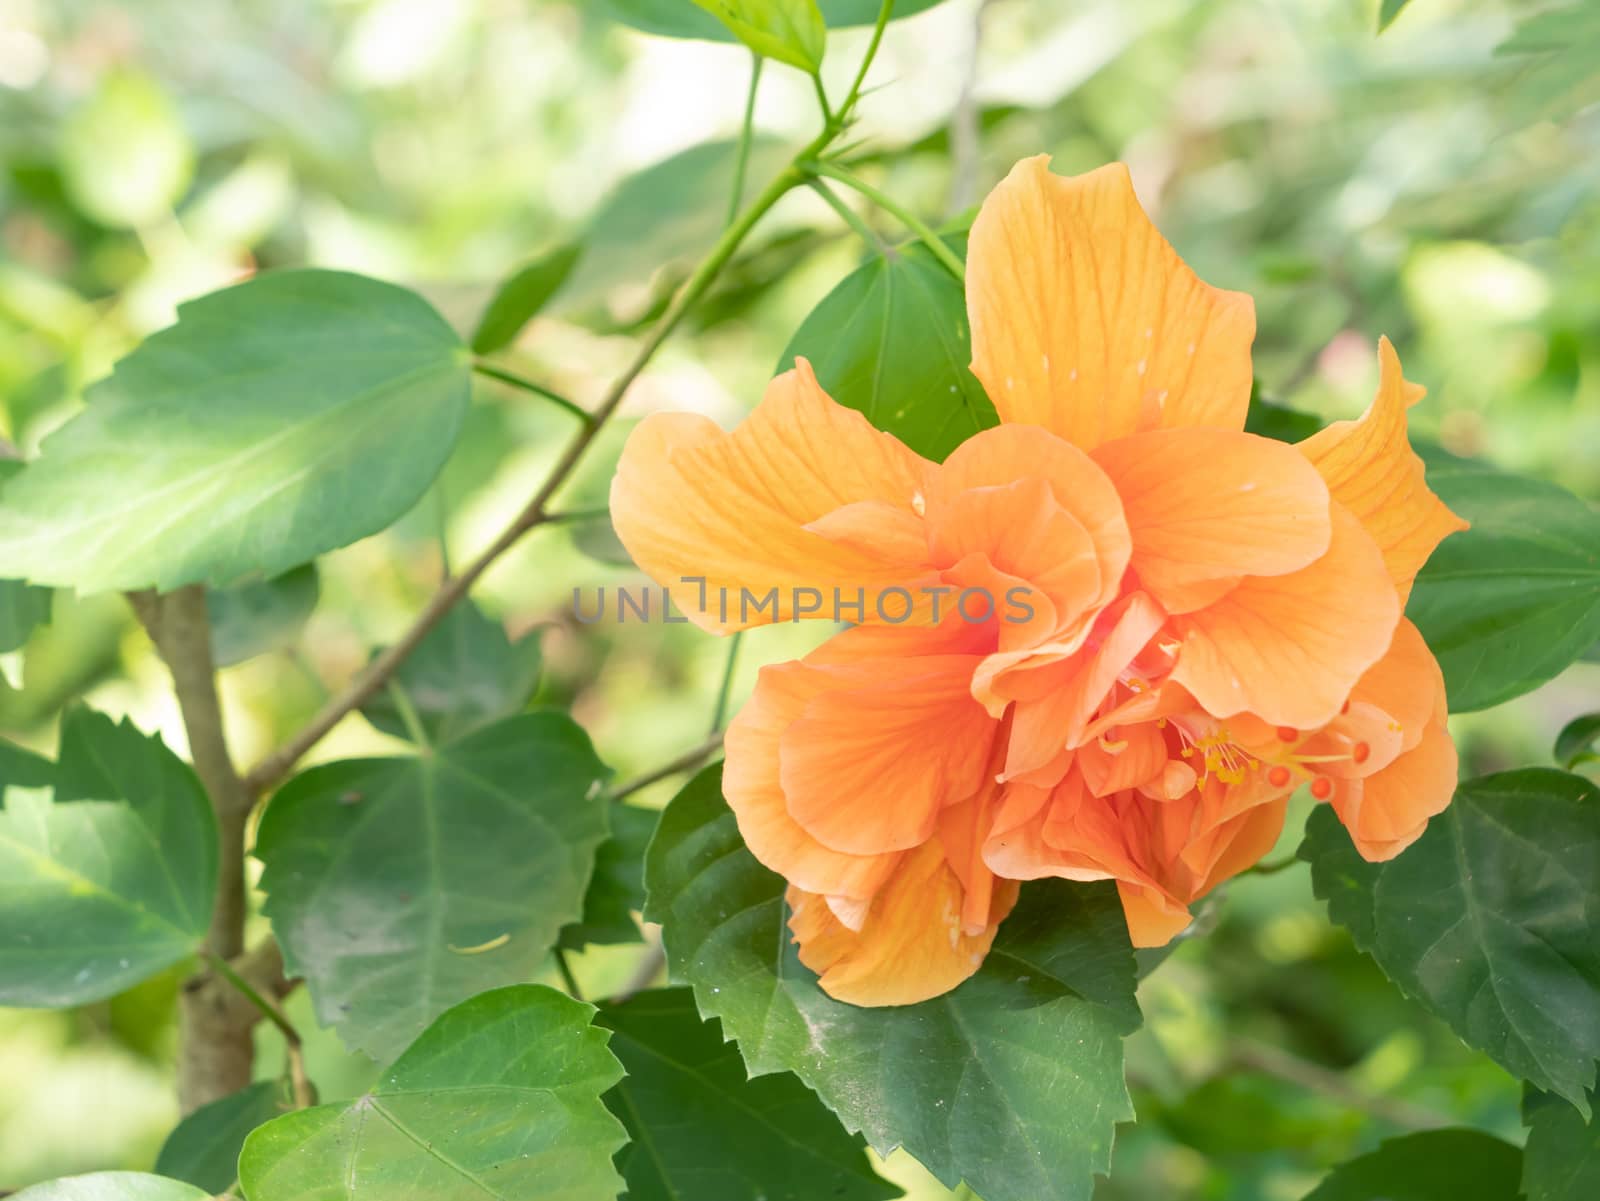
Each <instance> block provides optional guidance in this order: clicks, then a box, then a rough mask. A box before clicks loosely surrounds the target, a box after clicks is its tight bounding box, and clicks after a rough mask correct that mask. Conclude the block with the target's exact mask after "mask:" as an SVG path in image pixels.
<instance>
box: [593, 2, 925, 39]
mask: <svg viewBox="0 0 1600 1201" xmlns="http://www.w3.org/2000/svg"><path fill="white" fill-rule="evenodd" d="M943 2H944V0H895V6H894V16H895V19H896V20H898V19H899V18H901V17H909V16H911V15H913V14H914V13H919V12H922V11H923V10H924V9H929V8H932V7H933V6H934V5H936V4H941V3H943ZM601 7H602V8H603V9H605V10H606V11H607V12H609V14H610V15H611V17H612V18H613V19H614V20H617V21H620V22H621V23H622V24H624V25H631V26H633V27H634V28H635V29H642V30H644V31H645V32H646V33H655V34H660V35H661V36H663V37H671V38H702V39H704V40H706V41H713V42H731V41H733V40H734V36H733V34H732V33H731V32H729V30H728V27H727V26H725V25H723V24H721V23H720V22H718V21H717V20H716V19H715V18H713V17H712V16H710V14H709V13H706V12H704V11H702V10H700V9H697V8H695V7H693V6H692V5H690V4H687V3H685V2H684V0H601ZM818 7H819V8H821V10H822V16H823V19H824V20H825V21H826V22H827V26H828V28H829V29H844V28H846V27H847V26H851V25H871V24H872V23H873V22H874V21H876V20H877V19H878V13H879V10H881V9H882V7H883V5H882V4H881V3H880V0H818Z"/></svg>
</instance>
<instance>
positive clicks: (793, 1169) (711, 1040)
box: [595, 988, 901, 1201]
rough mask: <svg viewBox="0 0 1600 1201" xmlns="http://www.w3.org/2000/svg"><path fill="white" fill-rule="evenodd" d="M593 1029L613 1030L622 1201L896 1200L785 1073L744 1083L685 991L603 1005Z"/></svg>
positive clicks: (613, 1100) (851, 1142)
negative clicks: (618, 1068)
mask: <svg viewBox="0 0 1600 1201" xmlns="http://www.w3.org/2000/svg"><path fill="white" fill-rule="evenodd" d="M595 1021H596V1023H597V1024H599V1025H601V1026H605V1027H606V1028H607V1029H609V1030H611V1031H612V1035H611V1051H612V1053H613V1054H614V1055H616V1057H617V1058H618V1059H620V1060H621V1061H622V1066H623V1067H624V1068H626V1069H627V1072H628V1074H627V1076H626V1077H624V1078H623V1080H622V1081H621V1083H619V1084H618V1085H617V1086H616V1088H614V1089H612V1090H611V1092H609V1093H607V1094H606V1103H607V1105H609V1106H610V1108H611V1112H612V1113H614V1114H616V1115H617V1117H619V1118H621V1119H622V1124H623V1125H624V1126H626V1127H627V1128H628V1136H629V1138H630V1139H632V1142H631V1143H629V1145H628V1146H627V1147H625V1148H624V1149H623V1151H622V1153H621V1154H620V1155H619V1156H618V1157H617V1167H618V1168H619V1169H620V1170H621V1171H622V1174H623V1176H624V1177H625V1178H626V1179H627V1182H628V1201H679V1199H680V1198H690V1197H693V1198H713V1197H714V1198H716V1201H812V1199H813V1198H818V1197H827V1198H839V1199H840V1201H876V1199H878V1198H889V1197H898V1196H900V1195H901V1192H900V1190H899V1189H897V1188H896V1187H895V1186H894V1185H892V1184H890V1183H889V1182H888V1181H886V1180H884V1179H882V1178H881V1177H880V1176H878V1175H877V1174H876V1173H875V1172H874V1171H873V1170H872V1165H871V1164H870V1162H869V1161H868V1159H867V1155H866V1150H865V1148H864V1147H863V1145H862V1142H861V1139H860V1137H859V1136H857V1137H854V1138H852V1137H851V1136H850V1135H848V1134H846V1133H845V1132H844V1131H843V1130H842V1129H841V1128H840V1126H839V1122H838V1119H837V1118H835V1117H834V1116H833V1114H831V1113H829V1112H828V1110H827V1109H826V1108H825V1107H824V1106H823V1104H822V1102H820V1101H819V1100H817V1098H816V1095H815V1094H814V1093H813V1092H812V1091H811V1090H810V1089H808V1088H806V1086H805V1085H803V1084H801V1083H800V1081H798V1080H796V1079H795V1078H794V1077H793V1076H792V1075H790V1074H789V1073H787V1072H783V1073H779V1074H776V1075H771V1076H761V1077H759V1078H757V1079H754V1080H751V1079H749V1078H748V1077H747V1075H746V1073H745V1068H744V1061H743V1060H741V1059H740V1058H739V1052H738V1051H737V1050H736V1049H735V1048H734V1047H733V1045H732V1044H731V1043H728V1042H725V1041H723V1038H722V1032H721V1030H720V1029H719V1028H718V1026H717V1023H716V1021H715V1020H712V1021H709V1022H703V1021H701V1020H700V1015H699V1014H698V1013H697V1012H696V1011H695V1006H694V997H693V995H692V994H691V993H690V991H689V990H688V989H687V988H671V989H661V990H657V991H654V992H647V993H641V994H640V995H639V996H636V997H634V998H633V999H631V1000H629V1001H626V1002H624V1003H623V1004H621V1005H607V1006H605V1007H603V1008H602V1009H601V1011H600V1014H599V1016H598V1017H597V1018H596V1019H595Z"/></svg>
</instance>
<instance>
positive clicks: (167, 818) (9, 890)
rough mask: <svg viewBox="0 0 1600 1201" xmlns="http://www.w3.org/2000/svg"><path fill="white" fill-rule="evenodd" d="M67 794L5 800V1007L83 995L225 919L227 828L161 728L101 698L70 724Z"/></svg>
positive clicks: (1, 897) (158, 961)
mask: <svg viewBox="0 0 1600 1201" xmlns="http://www.w3.org/2000/svg"><path fill="white" fill-rule="evenodd" d="M58 762H59V766H58V767H57V768H56V771H55V797H54V800H52V799H51V798H50V797H48V796H46V795H44V794H43V793H38V792H33V793H29V792H18V791H15V790H13V791H12V792H11V794H10V796H9V797H8V798H7V801H6V806H5V809H4V811H3V812H0V1005H25V1006H50V1007H61V1006H66V1005H80V1004H83V1003H84V1002H86V1001H96V1000H100V999H102V998H104V997H109V996H112V995H114V994H115V993H119V992H121V991H122V990H123V989H125V988H129V987H131V986H132V985H134V984H137V983H138V982H139V981H140V980H143V979H145V978H146V977H147V976H151V975H153V974H154V973H156V972H158V971H160V970H161V969H162V968H164V967H166V966H168V965H169V964H172V963H176V962H177V961H178V960H180V959H183V958H184V957H185V956H188V955H190V954H193V953H194V951H195V950H196V949H197V948H198V946H199V944H200V941H201V939H202V938H203V937H204V935H205V932H206V927H207V926H208V925H209V924H210V921H211V908H212V905H213V903H214V901H215V896H216V887H217V827H216V820H215V818H214V817H213V816H212V813H211V806H210V803H209V802H208V801H207V800H206V796H205V792H204V791H203V790H202V788H201V787H200V782H199V780H197V779H196V778H195V775H194V772H193V771H191V770H190V768H189V767H188V765H187V764H185V763H184V762H183V761H182V760H181V759H179V758H178V757H177V756H176V755H174V754H173V753H172V752H171V751H169V750H168V749H167V748H166V746H165V745H164V744H163V743H162V741H161V740H160V739H159V738H155V737H146V736H145V735H143V734H141V733H140V732H139V731H138V730H137V729H135V728H134V727H133V726H132V725H131V724H130V723H128V722H126V721H124V722H122V723H121V724H115V723H113V722H112V721H111V719H110V718H108V717H105V716H103V715H101V714H98V713H92V712H90V711H89V710H87V709H74V710H70V711H69V712H68V713H67V715H66V717H65V718H64V720H63V722H62V727H61V750H60V753H59V756H58Z"/></svg>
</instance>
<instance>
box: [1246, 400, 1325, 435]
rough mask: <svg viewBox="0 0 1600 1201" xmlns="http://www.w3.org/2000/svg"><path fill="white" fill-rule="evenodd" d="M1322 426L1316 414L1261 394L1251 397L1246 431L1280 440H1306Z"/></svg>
mask: <svg viewBox="0 0 1600 1201" xmlns="http://www.w3.org/2000/svg"><path fill="white" fill-rule="evenodd" d="M1321 428H1322V421H1321V420H1320V419H1319V418H1318V417H1316V416H1315V415H1314V414H1312V413H1302V412H1301V411H1300V410H1299V409H1291V408H1290V407H1289V406H1288V405H1281V404H1278V403H1277V402H1276V401H1272V400H1263V399H1261V398H1260V397H1259V396H1252V397H1251V398H1250V408H1249V410H1248V412H1247V413H1246V414H1245V419H1244V429H1245V433H1247V434H1256V435H1259V436H1260V437H1262V438H1272V439H1274V440H1275V441H1278V442H1304V441H1305V440H1306V439H1307V438H1309V437H1311V435H1312V434H1314V433H1316V432H1317V431H1318V430H1320V429H1321Z"/></svg>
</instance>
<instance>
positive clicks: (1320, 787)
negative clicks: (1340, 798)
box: [1311, 776, 1333, 801]
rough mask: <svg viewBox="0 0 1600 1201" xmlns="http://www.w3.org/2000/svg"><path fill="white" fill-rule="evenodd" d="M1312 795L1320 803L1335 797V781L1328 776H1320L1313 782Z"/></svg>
mask: <svg viewBox="0 0 1600 1201" xmlns="http://www.w3.org/2000/svg"><path fill="white" fill-rule="evenodd" d="M1311 795H1312V796H1314V797H1316V798H1317V800H1319V801H1325V800H1327V799H1328V798H1329V797H1330V796H1332V795H1333V781H1332V780H1330V779H1328V777H1327V776H1318V777H1317V778H1316V779H1315V780H1313V781H1311Z"/></svg>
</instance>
